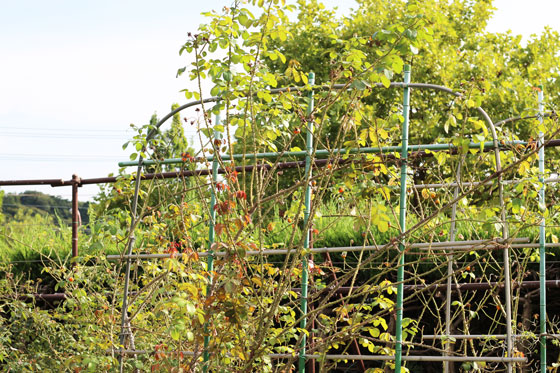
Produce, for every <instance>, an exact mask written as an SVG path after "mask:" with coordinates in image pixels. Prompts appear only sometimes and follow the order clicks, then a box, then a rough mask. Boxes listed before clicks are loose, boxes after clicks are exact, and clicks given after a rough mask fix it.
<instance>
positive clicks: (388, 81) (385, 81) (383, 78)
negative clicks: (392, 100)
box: [379, 75, 391, 88]
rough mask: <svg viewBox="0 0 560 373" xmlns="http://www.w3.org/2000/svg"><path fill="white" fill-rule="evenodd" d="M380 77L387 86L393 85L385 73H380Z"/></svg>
mask: <svg viewBox="0 0 560 373" xmlns="http://www.w3.org/2000/svg"><path fill="white" fill-rule="evenodd" d="M379 79H380V80H381V84H383V86H384V87H385V88H389V87H390V86H391V81H390V80H389V79H387V77H386V76H385V75H380V76H379Z"/></svg>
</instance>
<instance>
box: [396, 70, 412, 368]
mask: <svg viewBox="0 0 560 373" xmlns="http://www.w3.org/2000/svg"><path fill="white" fill-rule="evenodd" d="M409 83H410V66H409V65H405V66H404V92H403V118H404V121H403V129H402V148H401V193H400V214H399V224H400V230H401V233H402V232H405V231H406V172H407V161H408V121H409V118H408V114H409V109H410V87H409V86H408V84H409ZM399 250H400V255H401V257H400V259H399V268H398V270H397V323H396V324H397V325H396V345H395V372H397V373H400V372H401V365H402V319H403V291H404V286H403V281H404V262H405V261H404V251H405V246H404V238H403V240H401V242H400V243H399Z"/></svg>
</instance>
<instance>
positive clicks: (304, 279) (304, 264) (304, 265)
mask: <svg viewBox="0 0 560 373" xmlns="http://www.w3.org/2000/svg"><path fill="white" fill-rule="evenodd" d="M309 84H310V85H311V86H313V85H314V84H315V74H314V73H309ZM308 98H309V105H308V106H307V113H306V116H305V117H306V119H307V136H306V147H307V148H306V149H307V155H306V156H305V178H306V180H307V181H308V183H307V186H306V188H305V201H304V202H305V210H304V215H303V226H304V228H305V238H304V240H303V251H304V254H303V256H302V259H301V269H302V270H301V313H302V318H301V322H300V328H301V329H302V330H305V328H306V327H307V283H308V260H309V254H308V253H307V251H308V250H309V229H308V227H307V225H308V224H309V216H310V215H311V182H310V179H311V171H312V168H311V157H312V155H313V121H312V120H311V113H312V112H313V104H314V103H313V90H311V92H309V96H308ZM302 333H303V334H302V338H301V346H300V349H299V372H300V373H304V372H305V344H306V343H307V335H306V334H305V333H304V332H302Z"/></svg>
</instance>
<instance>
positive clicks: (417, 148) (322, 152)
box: [119, 140, 528, 167]
mask: <svg viewBox="0 0 560 373" xmlns="http://www.w3.org/2000/svg"><path fill="white" fill-rule="evenodd" d="M527 144H528V142H527V141H520V140H514V141H506V142H504V143H502V144H500V148H502V149H507V148H510V147H513V146H516V145H527ZM481 146H482V147H483V148H484V149H494V142H492V141H486V142H484V143H476V142H471V143H469V148H470V149H478V148H480V147H481ZM408 149H409V152H411V153H413V152H421V151H426V150H430V151H443V150H453V149H457V147H456V146H455V145H453V144H420V145H410V146H409V148H408ZM400 150H401V146H383V147H365V148H353V149H346V148H341V149H333V150H326V149H319V150H316V151H315V153H314V157H317V158H321V157H325V156H333V155H342V154H369V153H374V154H380V153H391V152H397V151H400ZM306 155H307V152H306V151H304V150H301V151H294V152H265V153H256V154H233V159H255V158H259V159H266V158H277V157H296V158H298V157H302V158H303V157H305V156H306ZM219 158H220V159H221V160H223V161H230V160H232V157H231V156H230V155H229V154H222V155H220V156H219ZM203 159H205V160H207V161H209V162H210V161H213V160H214V155H209V156H207V157H204V158H203ZM183 163H185V161H184V160H183V159H182V158H167V159H163V160H161V161H154V160H150V159H148V160H142V164H143V165H146V166H149V165H156V164H183ZM128 166H138V161H124V162H119V167H128Z"/></svg>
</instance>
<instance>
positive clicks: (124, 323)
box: [119, 156, 142, 373]
mask: <svg viewBox="0 0 560 373" xmlns="http://www.w3.org/2000/svg"><path fill="white" fill-rule="evenodd" d="M141 179H142V156H140V157H139V158H138V168H137V170H136V180H135V184H134V197H133V199H132V209H131V211H130V230H129V232H128V234H129V237H128V242H127V244H126V255H127V258H126V269H125V273H124V288H123V304H122V310H121V335H120V337H119V343H120V345H121V348H122V349H124V347H125V346H124V343H125V341H126V336H127V335H128V336H129V337H131V336H132V330H131V328H130V322H129V321H128V288H129V286H130V266H131V261H132V260H131V259H130V255H132V250H133V249H134V244H135V242H136V236H135V235H134V227H135V225H136V221H137V219H138V216H137V210H138V196H139V194H140V180H141ZM125 329H127V330H128V332H125ZM130 339H132V338H130ZM131 347H132V346H131ZM123 371H124V354H121V355H119V372H121V373H122V372H123Z"/></svg>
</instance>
